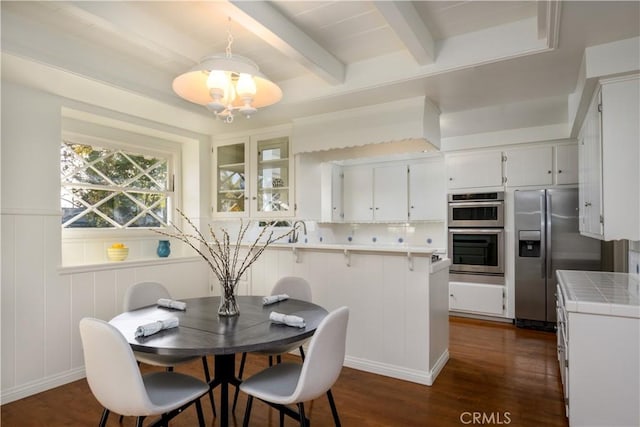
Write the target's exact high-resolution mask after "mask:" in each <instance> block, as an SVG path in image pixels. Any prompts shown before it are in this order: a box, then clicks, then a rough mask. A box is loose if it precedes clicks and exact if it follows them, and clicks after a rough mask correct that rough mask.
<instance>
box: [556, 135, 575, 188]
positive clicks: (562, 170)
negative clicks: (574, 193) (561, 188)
mask: <svg viewBox="0 0 640 427" xmlns="http://www.w3.org/2000/svg"><path fill="white" fill-rule="evenodd" d="M555 150H556V157H555V160H556V161H555V179H556V184H558V185H564V184H577V183H578V145H576V144H565V145H557V146H556V148H555Z"/></svg>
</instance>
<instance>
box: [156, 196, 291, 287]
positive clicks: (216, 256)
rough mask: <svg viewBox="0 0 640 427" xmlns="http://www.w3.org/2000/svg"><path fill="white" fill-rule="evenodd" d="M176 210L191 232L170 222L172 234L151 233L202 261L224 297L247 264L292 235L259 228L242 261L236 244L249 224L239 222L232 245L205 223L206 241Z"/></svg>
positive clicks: (224, 233) (239, 242)
mask: <svg viewBox="0 0 640 427" xmlns="http://www.w3.org/2000/svg"><path fill="white" fill-rule="evenodd" d="M176 210H177V212H178V213H179V214H180V216H182V218H183V219H184V220H185V221H186V222H187V224H188V225H189V226H190V228H191V229H193V233H187V232H185V231H184V230H183V229H181V228H180V227H178V226H177V225H176V224H175V223H174V222H173V221H170V222H169V224H170V225H171V227H172V228H173V230H175V232H168V231H163V230H154V231H155V232H156V233H158V234H161V235H163V236H167V237H171V238H174V239H176V240H180V241H181V242H184V243H186V244H187V245H189V246H190V247H191V248H192V249H193V250H194V251H196V252H197V253H198V254H199V255H200V256H201V257H202V258H204V260H205V261H206V262H207V264H208V265H209V267H210V268H211V271H212V272H213V274H214V275H215V276H216V277H217V278H218V280H219V281H220V284H221V285H222V287H223V290H224V294H225V296H226V297H233V295H234V294H235V288H236V286H237V283H238V280H239V279H240V277H242V275H243V274H244V272H245V271H246V270H247V269H248V268H249V267H250V266H251V264H253V263H254V262H256V260H257V259H258V258H259V257H260V255H262V253H263V252H264V250H265V249H266V248H267V247H268V246H269V245H270V244H272V243H274V242H276V241H278V240H280V239H282V238H284V237H287V236H288V235H290V234H291V233H292V232H293V230H289V231H287V232H286V233H282V234H279V235H276V236H274V232H273V230H271V229H270V224H269V225H267V226H265V227H263V228H262V230H260V233H259V234H258V236H257V237H256V239H255V240H254V241H253V242H252V243H251V244H250V246H249V251H248V252H247V254H246V255H245V256H244V258H242V257H241V255H240V244H241V243H242V242H243V240H244V238H245V235H246V233H247V230H249V227H250V226H251V221H248V222H247V223H244V221H242V219H240V230H239V232H238V235H237V237H236V238H235V239H234V241H233V243H232V239H231V236H230V235H229V232H228V231H227V229H225V228H221V230H220V231H219V233H221V234H222V236H219V235H218V234H216V232H215V231H214V230H213V227H212V226H211V225H210V224H209V235H210V237H211V238H210V239H209V240H207V239H206V238H205V236H204V235H203V234H202V233H201V232H200V230H199V229H198V227H196V226H195V224H194V223H193V222H191V220H190V219H189V218H188V217H187V216H186V215H185V214H184V212H182V211H181V210H180V209H176ZM265 237H266V238H265Z"/></svg>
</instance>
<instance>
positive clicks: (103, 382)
mask: <svg viewBox="0 0 640 427" xmlns="http://www.w3.org/2000/svg"><path fill="white" fill-rule="evenodd" d="M80 337H81V339H82V348H83V351H84V362H85V370H86V374H87V382H88V383H89V388H90V389H91V392H92V393H93V395H94V396H95V398H96V399H97V400H98V402H100V404H101V405H102V406H103V407H104V410H103V412H102V417H101V419H100V424H99V425H100V426H105V425H106V423H107V419H108V417H109V413H110V412H116V413H118V414H121V415H126V416H135V417H138V419H137V424H136V425H137V426H139V427H142V423H143V420H144V419H145V418H146V417H149V416H155V415H161V418H160V419H159V420H158V421H156V422H155V423H154V424H153V425H154V426H155V425H164V426H167V427H168V425H169V420H170V419H172V418H173V417H175V416H176V415H178V414H179V413H181V412H182V411H184V410H185V409H186V408H187V407H188V406H190V405H191V404H192V403H195V405H196V411H197V414H198V423H199V426H200V427H204V425H205V424H204V416H203V414H202V405H201V403H200V398H201V397H202V396H204V395H205V393H207V391H209V385H208V384H207V383H205V382H204V381H202V380H199V379H197V378H194V377H192V376H189V375H185V374H180V373H177V372H166V371H162V372H153V373H149V374H145V375H144V376H143V375H142V374H141V373H140V369H138V364H137V363H136V358H135V357H134V355H133V351H132V350H131V346H130V345H129V343H128V342H127V340H126V339H125V338H124V336H123V335H122V334H121V333H120V331H118V330H117V329H116V328H115V327H113V326H112V325H110V324H109V323H107V322H105V321H103V320H99V319H93V318H89V317H85V318H83V319H82V320H80Z"/></svg>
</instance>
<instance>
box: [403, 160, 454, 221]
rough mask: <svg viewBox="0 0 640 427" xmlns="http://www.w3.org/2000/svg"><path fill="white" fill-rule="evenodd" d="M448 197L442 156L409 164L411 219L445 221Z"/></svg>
mask: <svg viewBox="0 0 640 427" xmlns="http://www.w3.org/2000/svg"><path fill="white" fill-rule="evenodd" d="M446 197H447V196H446V184H445V174H444V160H443V159H442V158H441V157H438V158H434V159H429V160H426V161H420V162H419V163H412V164H410V165H409V220H410V221H444V219H445V216H446V206H447V199H446Z"/></svg>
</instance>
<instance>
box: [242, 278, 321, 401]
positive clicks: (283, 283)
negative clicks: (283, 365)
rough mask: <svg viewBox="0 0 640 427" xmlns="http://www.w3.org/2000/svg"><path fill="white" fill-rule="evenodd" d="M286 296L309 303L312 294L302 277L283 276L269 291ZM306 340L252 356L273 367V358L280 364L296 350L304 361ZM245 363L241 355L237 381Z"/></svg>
mask: <svg viewBox="0 0 640 427" xmlns="http://www.w3.org/2000/svg"><path fill="white" fill-rule="evenodd" d="M281 294H287V295H289V298H293V299H299V300H301V301H307V302H311V297H312V292H311V285H310V284H309V282H307V281H306V280H305V279H303V278H302V277H296V276H285V277H282V278H280V279H278V281H277V282H276V284H275V285H273V289H271V295H281ZM306 341H307V339H304V340H301V341H296V342H293V343H290V344H284V345H280V346H276V347H271V348H268V349H265V350H261V351H256V352H253V353H254V354H260V355H264V356H268V357H269V366H272V365H273V358H274V357H276V360H277V362H278V363H280V362H282V355H283V354H284V353H288V352H290V351H292V350H295V349H296V348H297V349H298V350H299V351H300V357H302V360H304V348H303V347H302V345H303V344H304V343H305V342H306ZM246 361H247V353H242V359H240V369H239V370H238V379H242V374H243V373H244V366H245V363H246ZM239 391H240V389H239V388H238V387H236V391H235V393H234V395H233V406H232V408H231V410H232V411H235V410H236V404H237V403H238V393H239Z"/></svg>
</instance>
